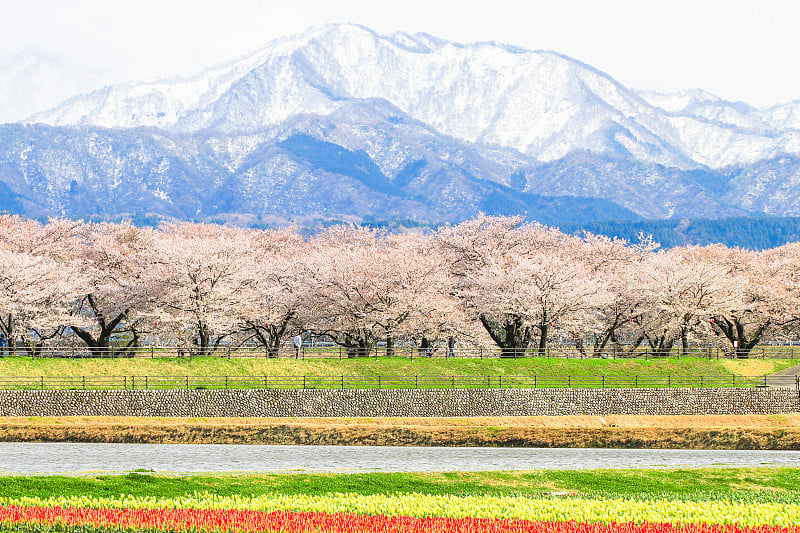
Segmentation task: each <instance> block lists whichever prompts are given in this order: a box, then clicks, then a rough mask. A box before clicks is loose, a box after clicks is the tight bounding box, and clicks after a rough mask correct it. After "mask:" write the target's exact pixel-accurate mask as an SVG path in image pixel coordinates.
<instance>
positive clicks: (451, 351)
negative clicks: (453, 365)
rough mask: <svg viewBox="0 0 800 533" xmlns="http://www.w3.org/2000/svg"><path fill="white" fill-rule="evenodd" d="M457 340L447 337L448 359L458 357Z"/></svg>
mask: <svg viewBox="0 0 800 533" xmlns="http://www.w3.org/2000/svg"><path fill="white" fill-rule="evenodd" d="M455 349H456V338H455V337H453V336H452V335H450V336H449V337H447V357H455V356H456V352H455Z"/></svg>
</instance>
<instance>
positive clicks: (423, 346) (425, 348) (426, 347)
mask: <svg viewBox="0 0 800 533" xmlns="http://www.w3.org/2000/svg"><path fill="white" fill-rule="evenodd" d="M419 349H420V353H421V354H422V355H424V356H425V357H430V356H431V343H430V342H428V337H422V342H420V343H419Z"/></svg>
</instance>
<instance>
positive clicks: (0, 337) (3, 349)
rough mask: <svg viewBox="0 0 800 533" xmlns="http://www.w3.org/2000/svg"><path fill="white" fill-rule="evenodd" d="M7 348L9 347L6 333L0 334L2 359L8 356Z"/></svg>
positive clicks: (0, 355)
mask: <svg viewBox="0 0 800 533" xmlns="http://www.w3.org/2000/svg"><path fill="white" fill-rule="evenodd" d="M6 346H8V337H6V334H5V333H0V357H3V356H5V355H6Z"/></svg>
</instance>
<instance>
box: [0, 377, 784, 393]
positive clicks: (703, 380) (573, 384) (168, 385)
mask: <svg viewBox="0 0 800 533" xmlns="http://www.w3.org/2000/svg"><path fill="white" fill-rule="evenodd" d="M772 379H774V378H770V377H768V376H759V377H743V376H736V375H730V376H720V375H714V376H693V377H686V376H669V375H668V376H652V375H651V376H648V375H641V376H605V375H600V376H594V375H582V376H581V375H579V376H548V375H527V376H507V375H485V376H476V375H469V376H456V375H453V376H429V375H407V376H357V375H350V376H347V375H341V376H312V375H308V376H306V375H304V376H267V375H262V376H154V375H130V376H30V377H22V376H20V377H16V376H0V390H178V389H184V390H203V389H213V390H225V389H227V390H231V389H234V390H237V389H274V390H298V389H299V390H308V389H347V390H351V389H537V388H573V389H577V388H755V387H767V386H770V384H771V380H772ZM781 379H782V382H781V384H780V386H783V387H791V388H795V389H797V390H800V376H783V377H782V378H781Z"/></svg>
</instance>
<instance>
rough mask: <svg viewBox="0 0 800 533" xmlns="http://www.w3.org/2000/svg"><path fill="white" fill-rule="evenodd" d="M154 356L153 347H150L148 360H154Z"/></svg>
mask: <svg viewBox="0 0 800 533" xmlns="http://www.w3.org/2000/svg"><path fill="white" fill-rule="evenodd" d="M155 358H156V354H155V353H154V350H153V346H152V345H150V359H155Z"/></svg>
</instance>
